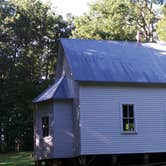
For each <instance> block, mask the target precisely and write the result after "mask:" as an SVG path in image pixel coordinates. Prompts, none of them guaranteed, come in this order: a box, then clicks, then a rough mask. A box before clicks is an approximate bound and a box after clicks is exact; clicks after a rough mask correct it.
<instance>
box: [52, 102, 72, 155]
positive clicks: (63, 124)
mask: <svg viewBox="0 0 166 166" xmlns="http://www.w3.org/2000/svg"><path fill="white" fill-rule="evenodd" d="M72 114H73V113H72V101H55V102H54V157H55V158H70V157H73V156H74V145H73V144H74V142H73V140H74V133H73V115H72Z"/></svg>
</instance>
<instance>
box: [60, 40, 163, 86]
mask: <svg viewBox="0 0 166 166" xmlns="http://www.w3.org/2000/svg"><path fill="white" fill-rule="evenodd" d="M61 44H62V47H63V49H64V52H65V55H66V57H67V60H68V62H69V65H70V68H71V70H72V74H73V77H74V80H78V81H104V82H126V83H131V82H135V83H166V44H164V43H136V42H126V41H104V40H85V39H61Z"/></svg>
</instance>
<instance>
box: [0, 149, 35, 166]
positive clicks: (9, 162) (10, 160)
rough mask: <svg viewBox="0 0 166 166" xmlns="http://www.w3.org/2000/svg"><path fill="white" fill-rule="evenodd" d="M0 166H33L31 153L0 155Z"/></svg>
mask: <svg viewBox="0 0 166 166" xmlns="http://www.w3.org/2000/svg"><path fill="white" fill-rule="evenodd" d="M0 166H34V161H33V157H32V152H20V153H5V154H0Z"/></svg>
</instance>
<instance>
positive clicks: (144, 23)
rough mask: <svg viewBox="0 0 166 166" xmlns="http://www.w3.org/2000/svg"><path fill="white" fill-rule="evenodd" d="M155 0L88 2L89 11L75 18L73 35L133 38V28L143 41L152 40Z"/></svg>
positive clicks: (95, 37)
mask: <svg viewBox="0 0 166 166" xmlns="http://www.w3.org/2000/svg"><path fill="white" fill-rule="evenodd" d="M155 3H157V4H159V2H158V1H155V2H154V1H147V0H125V1H121V0H116V1H114V0H100V1H97V2H94V3H91V4H90V11H89V12H88V13H86V14H84V15H83V16H80V17H77V18H75V20H74V21H75V30H74V31H73V37H80V38H93V39H111V40H135V36H136V33H137V30H141V31H142V32H143V34H144V40H145V41H150V40H153V31H154V27H153V24H154V23H155V21H156V19H157V18H156V14H155V12H154V10H153V5H154V4H155Z"/></svg>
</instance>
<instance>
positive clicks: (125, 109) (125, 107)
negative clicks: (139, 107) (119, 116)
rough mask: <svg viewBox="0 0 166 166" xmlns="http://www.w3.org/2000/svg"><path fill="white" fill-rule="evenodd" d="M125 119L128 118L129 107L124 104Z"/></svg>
mask: <svg viewBox="0 0 166 166" xmlns="http://www.w3.org/2000/svg"><path fill="white" fill-rule="evenodd" d="M123 117H128V111H127V105H126V104H123Z"/></svg>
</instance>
